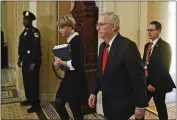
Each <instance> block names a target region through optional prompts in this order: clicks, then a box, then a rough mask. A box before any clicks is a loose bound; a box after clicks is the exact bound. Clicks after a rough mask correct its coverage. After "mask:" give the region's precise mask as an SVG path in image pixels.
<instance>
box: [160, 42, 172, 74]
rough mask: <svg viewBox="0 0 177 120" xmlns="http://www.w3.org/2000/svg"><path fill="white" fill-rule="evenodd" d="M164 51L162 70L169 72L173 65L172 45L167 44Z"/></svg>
mask: <svg viewBox="0 0 177 120" xmlns="http://www.w3.org/2000/svg"><path fill="white" fill-rule="evenodd" d="M164 48H165V49H164V51H163V56H162V63H161V66H162V70H163V72H164V73H169V70H170V66H171V54H172V53H171V47H170V45H169V44H167V45H166V47H164Z"/></svg>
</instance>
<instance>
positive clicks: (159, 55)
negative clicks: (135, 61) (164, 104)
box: [143, 38, 176, 93]
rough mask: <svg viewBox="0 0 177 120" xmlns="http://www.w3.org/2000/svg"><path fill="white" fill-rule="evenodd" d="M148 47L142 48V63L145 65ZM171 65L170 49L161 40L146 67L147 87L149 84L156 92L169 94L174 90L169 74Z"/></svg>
mask: <svg viewBox="0 0 177 120" xmlns="http://www.w3.org/2000/svg"><path fill="white" fill-rule="evenodd" d="M148 46H149V43H147V44H146V45H145V47H144V55H143V62H144V64H145V60H146V51H147V48H148ZM170 65H171V47H170V45H169V44H168V43H167V42H165V41H164V40H162V39H161V38H160V39H159V40H158V41H157V43H156V45H155V47H154V49H153V51H152V54H151V57H150V62H149V65H148V77H147V86H148V85H149V84H151V85H152V86H154V87H155V88H156V92H164V93H167V92H170V91H172V89H173V88H176V87H175V85H174V83H173V81H172V78H171V76H170V74H169V69H170Z"/></svg>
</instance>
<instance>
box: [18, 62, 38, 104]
mask: <svg viewBox="0 0 177 120" xmlns="http://www.w3.org/2000/svg"><path fill="white" fill-rule="evenodd" d="M22 64H23V65H22V75H23V83H24V89H25V96H26V99H27V100H28V102H29V103H30V104H31V105H32V106H40V100H39V71H40V64H39V63H36V64H35V68H34V69H33V70H30V69H29V67H30V65H31V64H32V63H31V62H30V60H28V59H25V60H24V61H23V63H22Z"/></svg>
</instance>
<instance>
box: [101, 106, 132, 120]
mask: <svg viewBox="0 0 177 120" xmlns="http://www.w3.org/2000/svg"><path fill="white" fill-rule="evenodd" d="M105 104H106V105H105ZM103 112H104V116H105V117H106V120H128V119H129V118H130V117H131V116H132V115H133V114H134V112H135V108H134V107H133V106H132V105H131V104H124V105H122V104H119V103H112V104H107V103H106V102H103Z"/></svg>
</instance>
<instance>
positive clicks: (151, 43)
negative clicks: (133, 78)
mask: <svg viewBox="0 0 177 120" xmlns="http://www.w3.org/2000/svg"><path fill="white" fill-rule="evenodd" d="M152 45H153V42H150V44H149V46H148V49H147V51H146V62H145V66H144V70H145V75H146V77H147V76H148V68H147V66H148V64H149V61H150V54H151V51H152Z"/></svg>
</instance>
